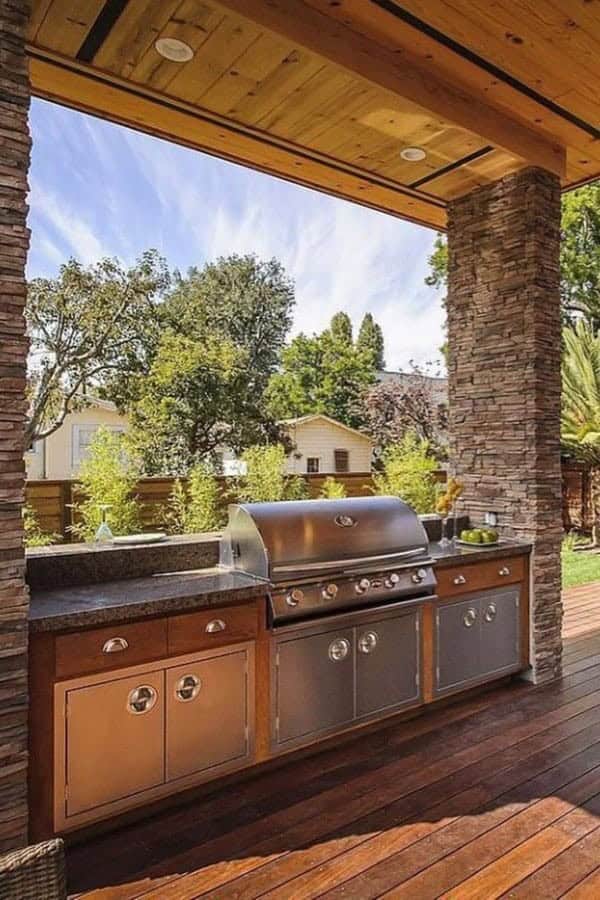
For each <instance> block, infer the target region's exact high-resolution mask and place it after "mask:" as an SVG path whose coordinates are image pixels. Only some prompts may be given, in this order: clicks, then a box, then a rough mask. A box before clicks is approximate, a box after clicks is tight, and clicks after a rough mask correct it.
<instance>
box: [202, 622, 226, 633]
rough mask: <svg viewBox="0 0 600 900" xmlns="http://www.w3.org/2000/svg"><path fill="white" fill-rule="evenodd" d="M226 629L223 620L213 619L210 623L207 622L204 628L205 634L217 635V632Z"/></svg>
mask: <svg viewBox="0 0 600 900" xmlns="http://www.w3.org/2000/svg"><path fill="white" fill-rule="evenodd" d="M226 627H227V626H226V625H225V622H224V621H223V619H213V620H212V622H209V623H208V625H207V626H206V633H207V634H217V633H218V632H219V631H225V629H226Z"/></svg>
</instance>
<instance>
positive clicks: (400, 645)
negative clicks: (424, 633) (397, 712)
mask: <svg viewBox="0 0 600 900" xmlns="http://www.w3.org/2000/svg"><path fill="white" fill-rule="evenodd" d="M418 617H419V613H418V612H417V611H415V612H412V613H409V614H406V615H402V616H398V617H397V618H393V619H391V618H386V619H382V620H381V621H377V622H369V623H368V624H365V625H360V626H358V627H357V628H356V653H357V655H356V715H357V716H358V717H361V716H368V715H370V714H372V713H377V712H384V711H385V710H386V709H392V708H393V707H396V706H401V705H402V704H404V703H409V702H410V701H411V700H416V699H417V698H418V696H419V686H418V671H419V631H418V622H419V618H418Z"/></svg>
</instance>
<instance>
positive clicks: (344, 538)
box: [220, 497, 427, 583]
mask: <svg viewBox="0 0 600 900" xmlns="http://www.w3.org/2000/svg"><path fill="white" fill-rule="evenodd" d="M426 552H427V534H426V532H425V529H424V527H423V525H422V524H421V522H420V521H419V518H418V516H417V515H416V513H415V512H414V510H413V509H411V507H410V506H408V505H407V504H406V503H404V502H403V501H402V500H400V499H399V498H398V497H351V498H348V499H344V500H292V501H281V502H277V503H244V504H233V505H232V506H230V507H229V522H228V525H227V528H226V530H225V532H224V534H223V538H222V541H221V549H220V561H221V564H222V565H224V566H227V567H228V568H234V569H238V570H240V571H244V572H247V573H249V574H251V575H256V576H258V577H259V578H265V579H267V580H269V581H271V582H274V583H277V582H281V581H286V580H290V579H293V578H298V577H303V576H304V577H308V576H314V575H315V574H317V573H326V572H327V571H328V570H329V569H331V570H333V569H336V570H340V569H342V570H344V571H354V570H360V569H363V568H369V567H373V566H377V565H380V566H388V565H398V564H401V563H402V562H409V561H411V560H413V559H416V558H418V557H419V556H424V555H425V554H426Z"/></svg>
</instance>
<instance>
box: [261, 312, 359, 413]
mask: <svg viewBox="0 0 600 900" xmlns="http://www.w3.org/2000/svg"><path fill="white" fill-rule="evenodd" d="M375 377H376V370H375V364H374V359H373V353H372V351H371V350H370V349H364V348H363V349H361V348H359V347H357V346H356V345H354V344H352V343H348V342H347V340H346V339H345V337H342V338H340V337H339V336H338V337H336V335H335V334H334V333H333V332H332V330H331V329H326V330H325V331H323V332H322V333H321V334H315V335H313V336H312V337H308V336H307V335H305V334H300V335H298V336H297V337H296V338H294V340H293V341H292V342H291V344H290V345H289V346H288V347H286V348H285V350H284V351H283V353H282V356H281V367H280V371H279V372H277V373H275V374H274V375H273V376H272V377H271V380H270V382H269V386H268V389H267V393H266V397H267V401H268V404H269V409H270V411H271V413H272V414H273V416H274V417H275V418H277V419H286V418H293V417H297V416H302V415H306V414H307V413H325V414H326V415H328V416H331V417H332V418H333V419H337V420H338V421H340V422H343V423H344V424H346V425H349V426H350V427H352V428H358V427H360V426H361V425H362V424H363V420H364V416H363V410H362V406H361V397H362V395H363V394H364V392H365V391H366V389H367V388H368V387H370V385H372V384H373V383H374V382H375Z"/></svg>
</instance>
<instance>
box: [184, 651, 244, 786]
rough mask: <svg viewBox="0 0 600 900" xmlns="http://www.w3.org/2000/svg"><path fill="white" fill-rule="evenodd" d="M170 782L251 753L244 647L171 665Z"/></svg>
mask: <svg viewBox="0 0 600 900" xmlns="http://www.w3.org/2000/svg"><path fill="white" fill-rule="evenodd" d="M166 696H167V781H172V780H173V779H175V778H183V777H185V776H186V775H192V774H194V773H195V772H201V771H202V770H204V769H210V768H212V767H215V766H221V765H224V764H226V763H229V762H232V761H233V760H236V759H241V758H243V757H245V756H246V755H247V754H248V724H249V722H248V655H247V652H246V651H245V650H239V651H235V652H231V653H226V654H222V655H219V656H214V657H211V658H208V659H201V660H197V661H195V662H190V663H187V664H186V665H183V666H177V668H173V669H167V673H166Z"/></svg>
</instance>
